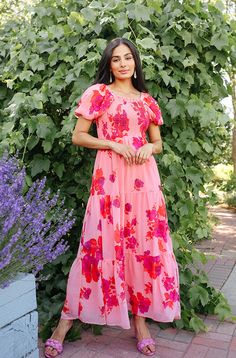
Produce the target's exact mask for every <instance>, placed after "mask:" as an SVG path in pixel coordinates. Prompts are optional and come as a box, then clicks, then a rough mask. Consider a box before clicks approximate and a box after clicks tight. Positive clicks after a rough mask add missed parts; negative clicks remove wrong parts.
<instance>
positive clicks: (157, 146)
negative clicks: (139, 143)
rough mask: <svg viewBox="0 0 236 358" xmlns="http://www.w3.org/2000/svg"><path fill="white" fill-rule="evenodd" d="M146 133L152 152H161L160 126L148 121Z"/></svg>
mask: <svg viewBox="0 0 236 358" xmlns="http://www.w3.org/2000/svg"><path fill="white" fill-rule="evenodd" d="M148 134H149V138H150V142H151V143H152V144H153V148H152V153H153V154H159V153H161V152H162V139H161V132H160V127H159V126H157V125H155V124H154V123H150V125H149V128H148Z"/></svg>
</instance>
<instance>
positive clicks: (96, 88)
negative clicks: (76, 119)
mask: <svg viewBox="0 0 236 358" xmlns="http://www.w3.org/2000/svg"><path fill="white" fill-rule="evenodd" d="M106 91H107V85H106V84H104V83H95V84H93V85H91V86H89V87H88V88H87V89H86V90H85V91H84V93H100V94H103V95H104V94H106Z"/></svg>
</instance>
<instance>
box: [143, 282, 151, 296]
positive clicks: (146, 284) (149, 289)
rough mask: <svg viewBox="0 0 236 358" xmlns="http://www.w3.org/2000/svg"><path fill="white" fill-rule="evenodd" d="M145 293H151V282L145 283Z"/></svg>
mask: <svg viewBox="0 0 236 358" xmlns="http://www.w3.org/2000/svg"><path fill="white" fill-rule="evenodd" d="M145 293H146V294H149V293H152V284H151V282H148V283H145Z"/></svg>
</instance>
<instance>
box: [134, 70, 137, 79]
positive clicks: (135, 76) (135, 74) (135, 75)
mask: <svg viewBox="0 0 236 358" xmlns="http://www.w3.org/2000/svg"><path fill="white" fill-rule="evenodd" d="M134 78H135V79H136V78H137V73H136V70H134Z"/></svg>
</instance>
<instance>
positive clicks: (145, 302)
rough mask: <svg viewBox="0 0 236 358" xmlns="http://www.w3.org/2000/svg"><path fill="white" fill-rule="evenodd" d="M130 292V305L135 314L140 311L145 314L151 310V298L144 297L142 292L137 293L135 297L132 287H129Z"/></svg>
mask: <svg viewBox="0 0 236 358" xmlns="http://www.w3.org/2000/svg"><path fill="white" fill-rule="evenodd" d="M128 292H129V295H130V304H131V307H132V313H133V314H137V313H138V311H140V312H141V313H145V312H147V311H148V310H149V306H150V304H151V301H150V300H149V298H147V297H144V296H143V294H142V293H141V292H137V295H135V294H134V291H133V289H132V287H130V286H128Z"/></svg>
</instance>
